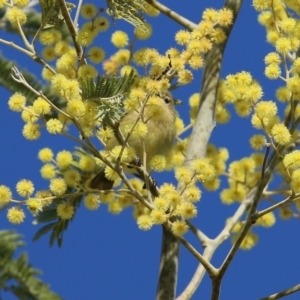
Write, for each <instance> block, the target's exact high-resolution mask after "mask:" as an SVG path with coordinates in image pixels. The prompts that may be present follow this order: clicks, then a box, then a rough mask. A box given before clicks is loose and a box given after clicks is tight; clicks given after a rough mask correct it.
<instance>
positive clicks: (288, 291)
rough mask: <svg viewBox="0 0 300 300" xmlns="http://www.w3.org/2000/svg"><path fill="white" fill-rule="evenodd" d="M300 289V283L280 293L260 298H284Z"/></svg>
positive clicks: (272, 299)
mask: <svg viewBox="0 0 300 300" xmlns="http://www.w3.org/2000/svg"><path fill="white" fill-rule="evenodd" d="M299 290H300V284H297V285H295V286H293V287H291V288H289V289H286V290H284V291H282V292H279V293H276V294H273V295H270V296H268V297H264V298H261V299H260V300H275V299H280V298H283V297H286V296H288V295H291V294H293V293H296V292H298V291H299Z"/></svg>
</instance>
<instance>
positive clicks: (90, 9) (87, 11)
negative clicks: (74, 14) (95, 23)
mask: <svg viewBox="0 0 300 300" xmlns="http://www.w3.org/2000/svg"><path fill="white" fill-rule="evenodd" d="M80 13H81V15H82V17H83V18H84V19H92V18H94V17H95V16H96V14H97V8H96V6H95V5H94V4H91V3H87V4H83V5H82V6H81V10H80Z"/></svg>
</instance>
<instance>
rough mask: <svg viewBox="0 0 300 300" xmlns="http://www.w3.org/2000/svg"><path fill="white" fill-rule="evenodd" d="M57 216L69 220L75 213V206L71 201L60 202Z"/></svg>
mask: <svg viewBox="0 0 300 300" xmlns="http://www.w3.org/2000/svg"><path fill="white" fill-rule="evenodd" d="M56 212H57V216H58V217H60V218H61V219H63V220H69V219H71V218H72V217H73V215H74V206H73V205H71V204H69V203H60V204H59V205H57V208H56Z"/></svg>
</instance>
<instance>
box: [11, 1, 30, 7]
mask: <svg viewBox="0 0 300 300" xmlns="http://www.w3.org/2000/svg"><path fill="white" fill-rule="evenodd" d="M29 1H30V0H14V4H15V5H17V6H19V7H21V8H23V7H25V6H27V5H28V4H29Z"/></svg>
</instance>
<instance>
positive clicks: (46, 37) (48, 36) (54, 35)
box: [39, 29, 62, 45]
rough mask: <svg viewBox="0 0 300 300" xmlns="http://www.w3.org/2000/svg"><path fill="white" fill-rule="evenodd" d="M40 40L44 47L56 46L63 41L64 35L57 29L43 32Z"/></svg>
mask: <svg viewBox="0 0 300 300" xmlns="http://www.w3.org/2000/svg"><path fill="white" fill-rule="evenodd" d="M39 39H40V42H41V44H43V45H54V44H55V43H57V42H58V41H60V40H61V39H62V34H61V32H60V31H58V30H56V29H50V30H46V31H42V32H41V33H40V34H39Z"/></svg>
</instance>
